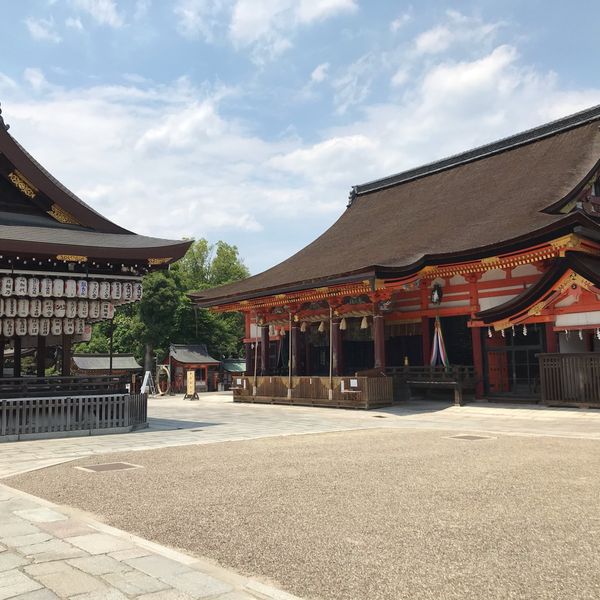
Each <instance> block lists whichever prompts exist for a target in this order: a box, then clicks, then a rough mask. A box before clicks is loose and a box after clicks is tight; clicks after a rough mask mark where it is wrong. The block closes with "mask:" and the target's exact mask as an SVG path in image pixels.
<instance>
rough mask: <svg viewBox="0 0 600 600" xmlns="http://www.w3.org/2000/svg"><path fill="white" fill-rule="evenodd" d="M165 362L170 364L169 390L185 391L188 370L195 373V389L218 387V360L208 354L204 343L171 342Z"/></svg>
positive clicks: (211, 389)
mask: <svg viewBox="0 0 600 600" xmlns="http://www.w3.org/2000/svg"><path fill="white" fill-rule="evenodd" d="M165 363H166V364H169V365H170V369H171V390H172V391H173V392H175V393H176V394H182V393H184V392H185V390H186V382H187V372H188V371H195V373H196V390H197V391H202V392H212V391H216V390H217V389H218V378H219V364H220V362H219V361H218V360H216V359H215V358H213V357H212V356H210V355H209V354H208V350H207V349H206V345H205V344H192V345H186V344H171V346H170V348H169V356H168V359H167V360H166V361H165Z"/></svg>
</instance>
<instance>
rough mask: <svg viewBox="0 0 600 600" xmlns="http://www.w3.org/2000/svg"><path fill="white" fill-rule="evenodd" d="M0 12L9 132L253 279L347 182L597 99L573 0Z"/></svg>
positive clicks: (160, 228)
mask: <svg viewBox="0 0 600 600" xmlns="http://www.w3.org/2000/svg"><path fill="white" fill-rule="evenodd" d="M0 9H1V13H0V14H1V18H0V101H1V102H2V107H3V112H4V117H5V119H6V121H7V122H8V123H9V124H10V125H11V133H12V134H13V135H14V136H15V137H16V138H17V139H18V140H19V141H21V142H22V143H23V144H24V145H25V146H26V147H27V148H28V149H29V150H30V151H31V152H32V153H33V154H34V156H36V158H38V160H40V162H42V164H44V165H45V166H46V167H47V168H48V169H50V170H51V171H52V172H53V174H55V175H56V176H57V177H59V179H61V181H63V183H65V185H67V186H68V187H70V188H71V189H73V190H74V191H75V192H76V193H78V194H80V195H81V196H82V197H83V198H84V200H86V201H87V202H89V203H90V204H92V205H93V206H94V207H95V208H96V209H98V210H99V211H101V212H102V213H104V214H106V215H107V216H108V217H110V218H112V219H113V220H115V221H117V222H118V223H120V224H121V225H123V226H125V227H128V228H131V229H133V230H134V231H137V232H139V233H143V234H147V235H155V236H160V237H174V238H179V237H183V236H186V237H201V236H203V237H207V238H209V239H210V240H211V241H216V240H218V239H223V240H225V241H228V242H230V243H235V244H237V245H238V247H239V249H240V252H241V254H242V256H243V257H244V259H245V261H246V263H247V265H248V266H249V268H250V269H251V271H252V272H253V273H256V272H258V271H260V270H263V269H264V268H267V267H269V266H271V265H273V264H275V263H277V262H279V261H280V260H282V259H284V258H286V257H287V256H289V255H291V254H292V253H294V252H295V251H297V250H299V249H300V248H302V247H303V246H304V245H305V244H307V243H308V242H309V241H311V240H312V239H314V238H315V237H317V236H318V235H319V234H320V233H322V232H323V231H324V230H325V229H326V228H327V227H328V226H329V225H330V224H331V223H333V221H335V219H336V218H337V217H338V216H339V214H340V213H341V212H342V211H343V210H344V207H345V205H346V201H347V196H348V192H349V190H350V187H351V186H352V185H354V184H357V183H362V182H364V181H367V180H370V179H374V178H377V177H382V176H385V175H389V174H392V173H395V172H398V171H401V170H404V169H406V168H409V167H411V166H415V165H418V164H421V163H424V162H428V161H431V160H434V159H436V158H441V157H443V156H445V155H448V154H452V153H455V152H458V151H461V150H465V149H468V148H469V147H472V146H474V145H477V144H481V143H484V142H487V141H491V140H493V139H496V138H499V137H502V136H505V135H508V134H510V133H514V132H516V131H519V130H521V129H524V128H527V127H530V126H533V125H536V124H539V123H542V122H545V121H547V120H550V119H553V118H557V117H560V116H562V115H565V114H569V113H571V112H574V111H576V110H579V109H582V108H586V107H588V106H591V105H594V104H599V103H600V83H599V82H598V77H597V64H596V62H597V61H596V57H597V53H598V50H597V36H595V35H593V33H590V32H593V31H594V28H593V26H591V25H590V26H588V25H586V24H592V23H597V22H598V21H599V17H600V5H598V4H596V5H595V6H594V3H590V2H583V1H572V2H570V3H565V2H556V1H545V2H542V1H537V0H527V1H525V2H523V0H521V1H520V2H518V1H512V0H503V1H501V2H499V1H497V0H495V1H492V0H480V1H478V2H469V1H461V2H456V3H448V2H419V3H416V2H415V3H413V4H411V3H407V2H383V1H377V0H370V1H368V2H367V1H366V0H263V1H260V0H171V1H169V2H166V1H159V0H137V1H136V0H28V1H24V2H14V1H13V0H0ZM415 201H418V199H417V198H415ZM452 201H453V199H452V198H449V199H448V202H449V203H451V202H452ZM483 202H484V199H482V203H483ZM376 225H377V224H376V223H365V227H376Z"/></svg>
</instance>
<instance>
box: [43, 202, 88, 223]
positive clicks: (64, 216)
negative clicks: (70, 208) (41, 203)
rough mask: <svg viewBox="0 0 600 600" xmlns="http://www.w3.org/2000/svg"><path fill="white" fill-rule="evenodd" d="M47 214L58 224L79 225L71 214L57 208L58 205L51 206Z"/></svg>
mask: <svg viewBox="0 0 600 600" xmlns="http://www.w3.org/2000/svg"><path fill="white" fill-rule="evenodd" d="M47 212H48V214H49V215H50V216H51V217H52V218H53V219H56V220H57V221H58V222H59V223H67V224H69V225H80V224H81V223H79V221H78V220H77V219H76V218H75V217H74V216H73V215H72V214H71V213H69V212H67V211H66V210H64V209H63V208H61V207H60V206H58V204H53V205H52V206H51V207H50V210H49V211H47Z"/></svg>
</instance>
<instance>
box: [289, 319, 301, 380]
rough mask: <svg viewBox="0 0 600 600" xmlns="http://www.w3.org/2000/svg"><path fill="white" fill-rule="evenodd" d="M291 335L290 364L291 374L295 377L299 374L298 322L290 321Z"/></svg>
mask: <svg viewBox="0 0 600 600" xmlns="http://www.w3.org/2000/svg"><path fill="white" fill-rule="evenodd" d="M290 336H291V345H292V352H291V357H290V360H291V364H292V375H293V376H294V377H297V376H298V375H300V328H299V327H298V323H292V327H291V329H290Z"/></svg>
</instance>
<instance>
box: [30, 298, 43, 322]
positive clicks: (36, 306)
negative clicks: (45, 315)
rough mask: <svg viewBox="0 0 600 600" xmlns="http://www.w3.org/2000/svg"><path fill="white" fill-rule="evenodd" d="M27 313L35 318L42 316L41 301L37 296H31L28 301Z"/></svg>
mask: <svg viewBox="0 0 600 600" xmlns="http://www.w3.org/2000/svg"><path fill="white" fill-rule="evenodd" d="M29 314H30V316H32V317H34V318H35V319H39V318H40V317H41V316H42V301H41V300H40V299H39V298H33V300H30V301H29Z"/></svg>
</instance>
